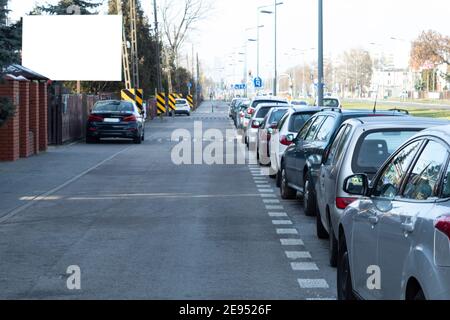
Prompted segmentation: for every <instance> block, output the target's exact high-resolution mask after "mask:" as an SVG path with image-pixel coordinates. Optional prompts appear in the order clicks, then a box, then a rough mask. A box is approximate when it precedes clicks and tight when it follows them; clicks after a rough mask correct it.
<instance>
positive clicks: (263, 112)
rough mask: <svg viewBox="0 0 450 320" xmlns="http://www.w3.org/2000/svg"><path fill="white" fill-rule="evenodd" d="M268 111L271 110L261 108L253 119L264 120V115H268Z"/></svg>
mask: <svg viewBox="0 0 450 320" xmlns="http://www.w3.org/2000/svg"><path fill="white" fill-rule="evenodd" d="M270 109H272V108H271V107H263V108H261V109H259V111H258V113H257V114H256V116H255V118H256V119H261V118H265V117H266V115H267V114H268V113H269V111H270Z"/></svg>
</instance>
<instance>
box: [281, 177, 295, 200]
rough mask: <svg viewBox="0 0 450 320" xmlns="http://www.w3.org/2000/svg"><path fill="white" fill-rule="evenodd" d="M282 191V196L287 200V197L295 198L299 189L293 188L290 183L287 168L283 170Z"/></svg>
mask: <svg viewBox="0 0 450 320" xmlns="http://www.w3.org/2000/svg"><path fill="white" fill-rule="evenodd" d="M280 191H281V198H283V199H285V200H287V199H294V198H295V196H296V195H297V191H296V190H295V189H292V188H291V187H289V185H288V180H287V177H286V170H285V169H282V170H281V184H280Z"/></svg>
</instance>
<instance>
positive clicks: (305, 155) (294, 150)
mask: <svg viewBox="0 0 450 320" xmlns="http://www.w3.org/2000/svg"><path fill="white" fill-rule="evenodd" d="M404 115H407V112H405V111H401V110H389V111H376V112H374V111H371V110H341V109H323V110H322V112H319V113H317V114H315V115H314V116H313V117H312V118H311V119H310V120H309V121H308V122H307V123H306V124H305V125H304V127H303V128H302V129H301V130H300V132H299V134H298V136H297V137H296V138H295V139H294V143H293V144H292V145H291V146H290V147H289V148H288V149H287V150H286V152H285V153H284V155H283V157H282V159H281V170H280V174H281V177H279V181H280V191H281V197H282V198H283V199H293V198H295V197H296V195H297V192H300V193H302V194H303V203H304V209H305V214H306V215H308V216H314V215H315V214H316V212H317V199H316V195H315V191H314V190H315V188H314V183H315V181H317V176H318V171H319V169H320V164H321V163H322V156H323V154H324V153H325V152H326V150H327V149H328V148H329V146H330V145H331V143H332V141H333V139H334V137H335V135H336V132H337V130H338V128H339V126H340V125H341V124H342V123H344V122H345V121H347V120H348V119H352V118H361V117H378V116H404Z"/></svg>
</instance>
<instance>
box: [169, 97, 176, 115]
mask: <svg viewBox="0 0 450 320" xmlns="http://www.w3.org/2000/svg"><path fill="white" fill-rule="evenodd" d="M176 95H177V94H176V93H171V94H169V111H170V112H172V111H176V110H177V108H176V99H177V96H176Z"/></svg>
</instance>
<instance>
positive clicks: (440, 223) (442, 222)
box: [434, 217, 450, 239]
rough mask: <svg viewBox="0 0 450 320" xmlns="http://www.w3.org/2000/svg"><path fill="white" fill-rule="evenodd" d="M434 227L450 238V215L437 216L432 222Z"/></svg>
mask: <svg viewBox="0 0 450 320" xmlns="http://www.w3.org/2000/svg"><path fill="white" fill-rule="evenodd" d="M434 227H435V228H436V229H438V230H439V231H441V232H442V233H444V234H445V235H446V236H447V237H448V238H449V239H450V217H441V218H439V219H438V220H437V221H436V223H435V224H434Z"/></svg>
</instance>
